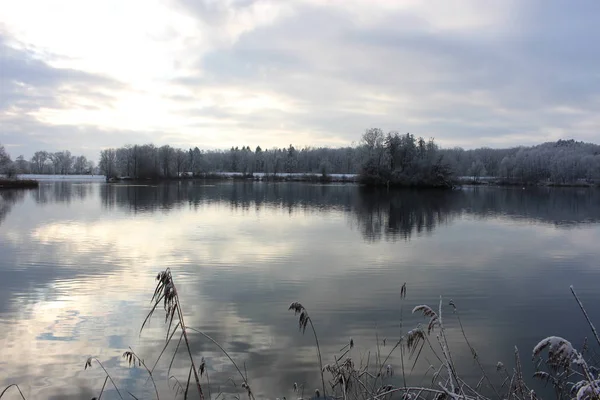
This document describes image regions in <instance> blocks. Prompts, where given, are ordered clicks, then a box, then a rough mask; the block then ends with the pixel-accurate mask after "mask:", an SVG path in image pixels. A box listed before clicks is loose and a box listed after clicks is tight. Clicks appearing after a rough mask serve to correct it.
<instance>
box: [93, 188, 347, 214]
mask: <svg viewBox="0 0 600 400" xmlns="http://www.w3.org/2000/svg"><path fill="white" fill-rule="evenodd" d="M100 195H101V198H102V204H103V205H104V206H105V207H107V208H112V207H115V206H116V207H119V208H124V209H128V210H130V211H134V212H152V211H168V210H172V209H180V208H182V207H190V208H192V209H195V210H197V209H201V208H202V207H205V206H208V205H212V204H219V205H227V206H228V207H229V208H230V209H232V210H242V211H249V210H261V209H263V208H267V209H286V210H288V211H289V212H294V211H298V210H300V211H302V210H304V211H306V212H318V211H319V210H328V209H346V210H347V209H350V207H351V204H352V202H354V201H355V199H356V197H357V196H358V192H357V191H356V187H355V186H353V185H336V186H334V185H330V186H323V185H310V184H298V183H233V184H230V183H215V184H210V183H209V184H206V185H204V184H200V183H194V182H181V183H173V184H162V185H157V186H150V185H148V186H144V185H131V186H127V185H103V186H101V188H100Z"/></svg>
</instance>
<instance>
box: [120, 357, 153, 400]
mask: <svg viewBox="0 0 600 400" xmlns="http://www.w3.org/2000/svg"><path fill="white" fill-rule="evenodd" d="M123 358H124V359H126V360H127V363H128V364H129V366H130V367H131V366H134V367H135V364H136V363H137V364H138V366H139V367H144V369H145V370H146V372H147V373H148V376H149V378H150V380H151V381H152V386H154V393H155V394H156V399H157V400H158V399H160V396H159V395H158V388H157V387H156V382H155V381H154V377H153V376H152V371H150V369H148V367H147V366H146V363H145V362H144V360H142V359H141V358H140V357H139V356H138V355H137V354H135V352H134V351H133V349H132V348H131V347H129V350H128V351H126V352H124V353H123Z"/></svg>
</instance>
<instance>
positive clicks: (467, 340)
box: [451, 302, 502, 399]
mask: <svg viewBox="0 0 600 400" xmlns="http://www.w3.org/2000/svg"><path fill="white" fill-rule="evenodd" d="M451 304H452V305H453V307H454V313H455V314H456V318H457V319H458V324H459V326H460V331H461V332H462V335H463V337H464V338H465V342H466V343H467V346H469V350H471V354H472V355H473V358H474V359H475V362H476V363H477V365H478V366H479V369H480V370H481V372H482V373H483V377H484V378H485V380H486V381H487V383H488V385H489V386H490V387H491V388H492V390H493V391H494V393H495V394H496V396H497V397H498V398H500V399H501V398H502V396H500V393H498V390H497V389H496V387H495V386H494V384H493V383H492V381H491V380H490V378H489V377H488V375H487V373H486V372H485V369H484V368H483V365H482V364H481V361H479V356H478V355H477V351H475V348H474V347H473V346H472V345H471V342H469V338H468V337H467V334H466V333H465V328H464V327H463V324H462V321H461V319H460V314H459V313H458V309H457V308H456V306H454V302H451Z"/></svg>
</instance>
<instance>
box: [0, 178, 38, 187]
mask: <svg viewBox="0 0 600 400" xmlns="http://www.w3.org/2000/svg"><path fill="white" fill-rule="evenodd" d="M39 185H40V183H39V182H38V181H36V180H33V179H0V189H34V188H37V187H38V186H39Z"/></svg>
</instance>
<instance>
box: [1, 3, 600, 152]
mask: <svg viewBox="0 0 600 400" xmlns="http://www.w3.org/2000/svg"><path fill="white" fill-rule="evenodd" d="M61 4H62V5H63V6H64V7H69V8H70V9H71V10H72V13H70V14H71V15H77V16H78V17H79V18H70V19H68V20H66V19H64V17H63V16H62V14H61V13H59V12H58V11H60V7H57V8H56V10H55V9H53V8H52V7H49V6H48V7H49V8H47V6H46V5H41V4H39V2H37V1H36V0H27V1H24V2H22V4H20V5H19V6H18V7H12V8H10V9H9V8H6V9H3V8H1V7H0V11H4V15H6V18H5V19H6V21H5V25H6V27H5V29H4V31H5V35H4V37H5V39H4V41H3V42H2V45H3V46H4V47H3V49H5V50H4V51H5V54H8V62H5V64H6V65H8V67H6V66H5V70H7V71H8V73H7V72H6V71H5V72H4V73H3V76H2V83H3V88H4V89H3V90H5V91H6V92H7V93H8V95H7V96H3V99H2V101H0V113H2V114H0V117H1V118H3V119H6V118H8V117H7V115H6V114H7V113H8V111H7V110H11V109H12V110H14V109H16V108H19V107H20V108H22V109H24V110H27V111H28V113H29V116H30V117H32V118H34V119H35V121H34V122H36V123H37V124H39V126H40V128H41V129H42V130H43V129H45V128H48V129H49V130H51V129H52V128H53V127H57V126H58V127H61V130H63V129H64V130H65V131H66V132H69V131H73V129H74V128H75V127H77V128H78V129H83V130H89V131H90V132H96V133H97V140H95V141H94V142H93V143H92V144H90V145H89V146H88V147H93V148H94V154H97V151H98V150H99V148H100V147H107V146H113V145H120V144H125V141H124V140H121V141H118V140H117V141H114V140H113V138H114V137H115V136H118V135H120V134H121V132H123V131H126V132H128V135H127V140H130V141H132V142H137V143H142V142H145V141H148V139H150V140H151V141H154V142H155V143H157V144H159V145H160V144H165V143H167V142H168V143H170V144H173V145H177V146H182V147H188V146H199V147H201V148H228V147H230V146H232V145H234V146H235V145H246V144H248V145H251V146H255V145H261V146H262V147H272V146H273V145H277V146H283V145H287V144H289V142H290V141H292V142H294V144H296V145H299V146H302V145H330V146H338V145H347V144H350V143H351V142H352V141H355V140H358V139H359V137H360V135H361V132H362V131H363V130H364V129H366V128H368V127H371V126H379V127H382V128H383V129H384V130H392V129H394V130H399V131H410V132H412V133H414V134H416V135H420V136H425V137H429V136H433V137H435V138H436V139H437V140H438V141H439V142H440V143H441V144H442V145H445V146H455V145H460V146H465V147H473V146H481V145H491V146H493V147H500V146H513V145H520V144H534V143H538V142H542V141H546V140H555V139H558V138H569V137H574V138H576V139H578V140H587V141H593V140H595V138H596V135H597V129H598V124H599V122H600V121H599V120H598V118H597V116H596V115H595V110H596V109H597V108H598V106H599V105H600V104H599V103H600V96H598V95H597V93H598V89H599V86H600V78H599V77H598V74H597V72H596V71H597V70H598V67H600V65H599V64H600V57H598V56H597V54H595V53H594V52H593V51H591V49H592V48H594V46H595V42H594V40H595V38H596V37H597V36H598V34H599V33H600V32H599V30H600V28H599V27H598V26H597V24H596V23H595V21H594V18H593V16H594V15H596V13H597V11H598V10H597V8H598V5H596V4H595V3H593V2H591V1H585V2H583V3H581V4H579V5H578V7H568V6H566V5H564V4H561V3H559V2H550V3H547V2H544V3H542V2H539V1H535V2H527V3H523V2H516V1H506V2H501V3H497V4H495V5H493V6H492V5H485V6H483V5H482V4H481V3H480V2H476V1H466V0H465V1H457V2H453V3H452V4H451V5H449V4H448V3H447V2H443V1H436V2H433V3H430V2H428V3H427V4H426V5H425V4H423V3H422V2H417V1H398V2H385V3H379V4H377V5H373V4H370V3H367V2H364V1H359V0H352V1H345V2H340V1H328V2H324V1H319V0H303V1H298V2H293V3H291V2H277V1H269V0H238V1H236V0H227V1H209V0H203V1H190V0H162V1H157V2H152V3H151V4H148V3H147V2H141V1H137V0H136V1H132V2H130V3H127V5H123V4H122V3H120V2H114V1H107V2H105V3H97V4H94V6H93V7H89V8H86V7H82V6H81V5H78V4H76V2H74V1H72V0H62V1H61ZM36 7H42V9H41V10H42V11H43V12H44V13H47V14H48V15H51V16H53V18H45V19H40V18H37V17H36V18H29V17H28V16H29V13H28V9H33V8H36ZM57 10H58V11H57ZM40 14H43V13H40ZM54 20H55V21H59V23H57V24H53V26H55V25H56V26H55V27H56V29H50V27H49V25H48V24H49V22H48V21H54ZM100 21H102V22H100ZM573 21H577V23H574V22H573ZM60 22H62V23H60ZM106 26H110V27H111V29H108V30H107V29H105V27H106ZM50 31H52V32H51V33H47V32H50ZM73 32H77V34H76V35H74V34H73ZM6 38H8V39H6ZM7 43H8V44H7ZM15 43H17V44H19V45H18V46H17V45H15ZM24 49H28V50H24ZM17 75H19V77H18V78H19V79H20V81H19V82H24V84H25V85H26V86H23V85H22V84H21V85H20V86H19V85H17V84H16V83H10V82H16V78H15V76H17ZM7 82H9V83H8V84H7ZM57 82H60V85H59V84H58V83H57ZM116 82H126V85H122V84H121V85H118V84H116ZM7 86H8V89H6V87H7ZM90 87H91V88H93V90H89V88H90ZM24 88H26V89H27V90H25V89H24ZM56 89H59V90H58V93H59V94H60V95H59V96H56V95H55V94H56V93H57V91H56ZM83 89H88V90H83ZM9 117H11V118H12V120H11V124H12V126H14V125H15V124H16V127H15V128H13V130H12V133H10V132H9V133H8V134H7V133H6V131H5V130H3V131H1V132H0V140H2V141H4V142H8V141H9V139H10V141H11V143H10V144H22V147H23V149H24V152H25V153H27V151H31V149H32V147H33V146H38V147H39V146H43V145H45V143H44V142H43V140H42V138H40V136H39V135H35V134H29V133H27V132H25V130H24V129H20V124H21V122H20V121H19V120H18V119H16V120H15V119H14V115H9ZM0 122H1V121H0ZM28 123H32V122H31V121H30V120H29V121H28V120H24V121H23V122H22V124H23V125H26V124H28ZM111 133H112V134H111ZM9 134H10V135H11V136H8V135H9ZM16 135H19V137H20V140H19V139H18V138H16V137H15V136H16ZM60 135H62V134H60V133H59V136H60ZM69 135H70V136H69ZM66 136H69V138H70V139H69V140H68V143H72V144H73V145H74V146H79V147H84V145H83V143H84V142H85V141H86V140H88V136H89V135H82V136H81V137H80V138H76V137H75V138H73V136H72V135H71V134H69V133H65V137H66ZM72 139H74V140H72ZM49 141H50V140H46V142H49ZM26 143H30V144H26ZM34 143H35V145H34Z"/></svg>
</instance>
